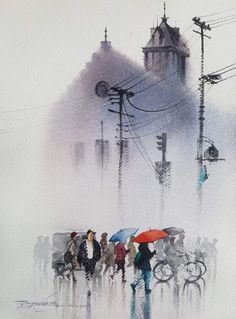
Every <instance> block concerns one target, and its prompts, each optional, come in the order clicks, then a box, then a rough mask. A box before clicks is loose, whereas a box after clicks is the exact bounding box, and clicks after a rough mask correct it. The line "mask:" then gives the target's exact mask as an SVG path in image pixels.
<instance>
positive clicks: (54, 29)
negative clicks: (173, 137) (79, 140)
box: [0, 0, 236, 112]
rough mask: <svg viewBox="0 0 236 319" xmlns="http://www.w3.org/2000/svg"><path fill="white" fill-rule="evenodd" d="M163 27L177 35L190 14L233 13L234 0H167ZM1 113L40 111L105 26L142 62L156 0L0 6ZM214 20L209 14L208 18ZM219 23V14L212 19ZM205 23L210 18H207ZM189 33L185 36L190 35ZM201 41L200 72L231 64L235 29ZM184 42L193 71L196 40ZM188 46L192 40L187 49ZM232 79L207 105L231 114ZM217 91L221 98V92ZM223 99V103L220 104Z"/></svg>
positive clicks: (156, 14)
mask: <svg viewBox="0 0 236 319" xmlns="http://www.w3.org/2000/svg"><path fill="white" fill-rule="evenodd" d="M166 3H167V16H168V17H170V19H169V23H170V24H171V25H175V24H176V25H177V26H179V27H180V30H181V31H182V32H183V31H184V30H186V28H187V27H189V26H190V25H191V24H192V20H191V19H192V18H193V17H194V16H202V15H207V14H211V13H215V12H218V11H224V10H229V9H232V10H230V11H226V12H225V13H223V14H222V17H224V16H227V15H230V14H233V13H235V12H236V11H235V10H236V3H235V0H225V1H222V0H207V1H205V0H181V1H179V0H172V1H166ZM0 12H1V28H0V38H1V49H0V56H1V72H0V81H1V87H0V107H1V109H2V110H9V109H10V110H12V109H18V108H24V107H29V106H30V107H33V108H34V107H35V108H37V107H38V106H40V105H47V104H51V103H53V102H55V101H56V100H58V98H59V96H60V94H61V93H63V92H65V90H66V88H67V86H68V85H69V84H70V83H71V82H72V80H73V79H74V78H75V77H76V76H77V75H78V74H79V72H80V71H81V70H82V69H83V68H84V67H85V64H86V62H88V61H89V60H90V59H91V56H92V54H93V52H95V51H96V50H97V49H98V48H99V45H100V41H101V40H103V36H104V26H105V25H106V26H107V27H108V38H109V40H111V41H112V45H113V47H114V48H115V49H117V50H119V51H121V52H122V53H124V54H126V55H127V56H129V57H130V58H132V59H134V60H135V61H136V62H138V63H139V64H141V65H142V64H143V54H142V51H141V47H143V46H145V44H146V42H147V41H148V39H149V34H150V33H149V32H150V31H149V29H150V27H151V26H152V25H153V23H154V24H156V21H157V18H158V21H159V22H160V18H161V16H162V15H163V1H160V0H159V1H157V0H148V1H147V0H129V1H126V0H83V1H81V0H57V1H55V0H47V1H45V0H1V2H0ZM214 17H215V16H214ZM217 17H218V16H217ZM208 19H209V18H208ZM192 29H193V28H190V29H188V31H186V33H185V34H184V36H185V38H186V39H190V38H191V37H192V35H193V32H192ZM209 33H210V35H211V36H212V40H209V39H206V52H207V53H206V72H207V71H209V72H212V71H215V70H217V69H219V68H221V67H224V66H226V65H229V64H231V63H233V62H235V53H236V24H228V25H225V26H222V27H220V28H216V29H213V30H212V31H211V32H209ZM196 40H197V36H195V37H194V38H193V40H191V41H192V42H190V43H189V44H190V45H192V44H193V47H192V51H191V53H192V57H194V55H195V58H194V59H193V60H192V61H191V66H192V67H193V68H194V69H195V71H196V72H198V70H199V58H198V57H199V54H198V53H199V48H200V39H198V40H199V41H196ZM194 41H196V42H197V43H196V42H195V43H194ZM235 81H236V80H235V78H233V79H231V80H228V81H225V82H222V83H221V84H220V86H221V89H220V90H218V89H215V88H213V89H212V90H211V93H209V96H210V99H209V100H210V101H211V103H214V102H216V104H217V107H219V108H224V109H225V110H227V111H231V112H235V109H234V100H235V92H233V88H234V87H235ZM222 92H223V94H222ZM225 95H227V104H225V98H224V97H225Z"/></svg>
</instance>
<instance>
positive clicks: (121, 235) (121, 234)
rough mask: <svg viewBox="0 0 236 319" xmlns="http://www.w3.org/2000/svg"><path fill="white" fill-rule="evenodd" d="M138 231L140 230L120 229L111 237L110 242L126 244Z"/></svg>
mask: <svg viewBox="0 0 236 319" xmlns="http://www.w3.org/2000/svg"><path fill="white" fill-rule="evenodd" d="M137 231H138V228H123V229H120V230H119V231H118V232H117V233H115V234H114V235H112V236H111V238H110V239H109V241H111V242H113V243H115V242H117V241H121V242H125V241H126V240H127V238H129V237H130V236H132V235H134V234H135V233H136V232H137Z"/></svg>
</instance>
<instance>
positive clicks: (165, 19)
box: [162, 2, 168, 22]
mask: <svg viewBox="0 0 236 319" xmlns="http://www.w3.org/2000/svg"><path fill="white" fill-rule="evenodd" d="M167 19H168V18H167V17H166V2H164V14H163V17H162V21H163V22H166V21H167Z"/></svg>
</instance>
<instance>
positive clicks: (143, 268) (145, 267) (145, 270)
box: [130, 243, 156, 294]
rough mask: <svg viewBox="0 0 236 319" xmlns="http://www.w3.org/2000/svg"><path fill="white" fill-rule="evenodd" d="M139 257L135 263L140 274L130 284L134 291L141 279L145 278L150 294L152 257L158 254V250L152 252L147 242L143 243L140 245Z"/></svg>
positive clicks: (146, 290) (147, 290) (147, 291)
mask: <svg viewBox="0 0 236 319" xmlns="http://www.w3.org/2000/svg"><path fill="white" fill-rule="evenodd" d="M138 250H139V251H138V253H137V257H136V258H135V261H134V265H135V267H137V268H138V270H139V274H138V276H137V278H136V279H135V280H134V282H133V283H131V284H130V286H131V288H132V290H133V292H135V289H136V286H137V285H138V284H139V282H140V280H142V279H143V280H144V283H145V292H146V293H147V294H150V292H151V289H150V282H151V275H152V271H151V265H150V259H151V258H152V257H153V256H154V255H155V254H156V250H154V251H153V252H151V251H150V250H149V248H148V244H147V243H141V244H140V245H139V247H138Z"/></svg>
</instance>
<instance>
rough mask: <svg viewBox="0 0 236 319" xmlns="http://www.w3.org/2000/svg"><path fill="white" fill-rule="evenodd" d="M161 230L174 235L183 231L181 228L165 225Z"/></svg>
mask: <svg viewBox="0 0 236 319" xmlns="http://www.w3.org/2000/svg"><path fill="white" fill-rule="evenodd" d="M163 231H164V232H165V233H167V234H168V235H170V236H175V235H179V234H182V233H184V230H183V228H177V227H167V228H164V229H163Z"/></svg>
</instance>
